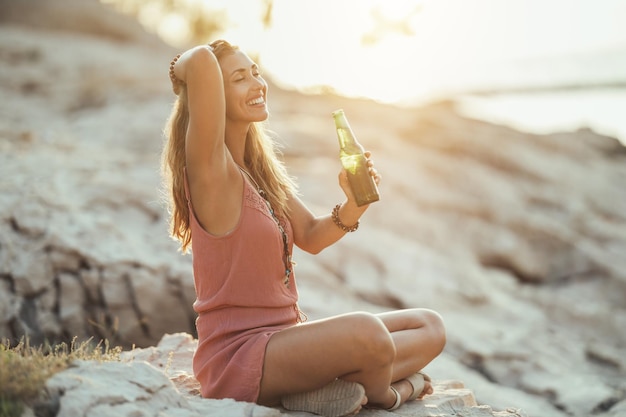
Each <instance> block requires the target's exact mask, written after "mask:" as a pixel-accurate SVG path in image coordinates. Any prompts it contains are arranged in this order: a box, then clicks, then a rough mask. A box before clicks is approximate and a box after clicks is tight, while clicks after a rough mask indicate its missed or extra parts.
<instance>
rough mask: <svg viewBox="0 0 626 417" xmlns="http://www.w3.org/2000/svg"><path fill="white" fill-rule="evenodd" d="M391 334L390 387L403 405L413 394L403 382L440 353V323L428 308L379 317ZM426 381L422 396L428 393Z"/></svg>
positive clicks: (442, 337) (443, 337)
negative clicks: (393, 347)
mask: <svg viewBox="0 0 626 417" xmlns="http://www.w3.org/2000/svg"><path fill="white" fill-rule="evenodd" d="M378 317H379V318H380V319H381V320H382V321H383V322H384V323H385V326H386V327H387V329H388V330H389V332H390V333H391V337H392V338H393V341H394V345H395V347H396V358H395V360H394V365H393V376H392V381H393V384H392V385H393V386H394V388H396V389H397V390H398V392H399V393H400V395H401V397H402V402H405V401H406V399H407V398H408V397H410V396H411V394H412V393H413V386H412V385H411V384H410V383H409V382H408V381H407V380H406V378H408V377H409V376H411V375H413V374H415V373H416V372H419V371H420V370H422V369H423V368H424V367H425V366H426V365H428V364H429V363H430V362H431V361H432V360H433V359H435V358H436V357H437V356H438V355H439V354H440V353H441V352H442V350H443V348H444V346H445V343H446V335H445V328H444V325H443V320H442V319H441V316H439V314H438V313H436V312H434V311H432V310H427V309H407V310H398V311H391V312H387V313H382V314H378ZM431 393H432V386H431V384H430V382H429V381H426V382H425V384H424V389H423V392H422V394H431Z"/></svg>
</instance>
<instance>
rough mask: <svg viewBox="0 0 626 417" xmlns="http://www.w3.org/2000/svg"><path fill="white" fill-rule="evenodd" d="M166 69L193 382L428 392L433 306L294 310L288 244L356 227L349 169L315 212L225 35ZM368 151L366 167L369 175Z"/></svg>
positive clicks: (294, 401)
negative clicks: (190, 300) (337, 192)
mask: <svg viewBox="0 0 626 417" xmlns="http://www.w3.org/2000/svg"><path fill="white" fill-rule="evenodd" d="M170 78H171V80H172V83H173V84H174V91H175V92H176V93H177V95H178V98H177V100H176V103H175V105H174V108H173V110H172V114H171V116H170V119H169V121H168V125H167V128H166V131H167V132H168V135H167V136H168V137H167V141H166V144H165V147H164V150H163V176H164V179H165V183H166V187H167V189H168V192H169V194H170V206H171V207H170V213H171V235H172V236H173V237H174V238H176V239H177V240H179V241H180V243H181V248H182V249H183V251H186V250H187V249H188V248H189V247H190V246H191V250H192V252H193V272H194V274H193V276H194V283H195V285H194V288H195V290H196V301H195V302H194V310H195V311H196V313H197V314H198V318H197V320H196V327H197V331H198V348H197V350H196V352H195V354H194V359H193V369H194V374H195V376H196V378H197V379H198V381H199V382H200V384H201V386H202V395H203V396H205V397H209V398H234V399H236V400H239V401H248V402H257V403H258V404H262V405H266V406H276V405H280V404H282V406H283V407H285V408H287V409H290V410H298V411H308V412H314V413H317V414H322V415H325V416H329V417H339V416H344V415H348V414H351V413H354V412H358V411H359V410H360V408H361V407H362V406H364V405H365V404H368V405H369V406H370V407H374V408H384V409H389V410H391V409H396V408H398V407H399V406H400V405H402V404H403V403H405V402H406V401H412V400H416V399H419V398H421V397H422V396H424V395H426V394H430V393H432V390H433V388H432V386H431V384H430V379H429V378H428V377H426V376H424V375H423V374H422V373H420V370H421V369H422V368H423V367H424V366H426V365H427V364H428V363H429V362H431V361H432V360H433V359H434V358H435V357H436V356H437V355H439V353H441V351H442V349H443V346H444V344H445V332H444V328H443V324H442V321H441V318H440V317H439V315H438V314H437V313H435V312H433V311H431V310H426V309H417V308H415V309H406V310H400V311H395V312H387V313H384V314H377V315H375V314H370V313H363V312H355V313H350V314H344V315H340V316H335V317H329V318H326V319H324V320H317V321H311V322H307V323H304V322H305V321H306V315H305V314H304V313H303V312H302V311H301V310H300V308H299V307H298V290H297V282H296V277H295V273H294V270H293V267H292V265H293V261H292V254H293V249H294V246H297V247H298V248H300V249H301V250H303V251H304V252H308V253H310V254H317V253H319V252H320V251H322V250H324V249H325V248H327V247H329V246H331V245H332V244H334V243H335V242H337V241H338V240H340V239H341V238H342V237H343V236H344V235H345V234H346V233H349V232H354V231H356V230H357V228H356V227H354V225H357V224H359V219H360V217H361V216H362V215H363V214H364V213H365V211H366V210H367V208H368V206H369V204H367V203H366V202H358V201H357V199H356V197H355V195H354V193H353V192H352V189H351V187H350V183H349V179H348V174H347V172H346V171H345V170H344V169H342V170H341V171H340V173H339V176H338V182H339V184H338V185H339V187H340V188H341V190H342V191H343V192H344V194H345V201H344V202H342V203H341V204H338V205H337V206H335V209H333V211H332V215H331V214H330V213H327V214H324V215H321V216H318V215H315V214H313V213H312V212H311V211H310V210H309V209H308V208H307V207H306V206H305V204H304V203H303V202H302V200H300V198H299V196H298V194H297V193H296V186H295V184H294V183H293V182H292V181H293V180H292V179H291V177H290V176H289V175H287V173H286V170H285V167H284V166H283V164H282V162H281V161H280V160H279V159H278V157H277V156H278V154H277V150H276V148H275V146H274V143H273V141H272V140H271V139H269V137H268V136H266V135H265V134H264V133H263V125H262V124H261V122H264V121H265V120H266V119H267V117H268V110H267V106H266V97H267V93H268V89H267V83H266V82H265V80H264V79H263V77H262V76H261V74H260V72H259V68H258V66H257V64H256V63H255V62H254V61H252V60H251V59H250V57H249V56H248V55H246V54H245V53H243V52H242V51H241V50H239V49H238V48H237V47H233V46H232V45H230V44H229V43H228V42H226V41H222V40H218V41H214V42H212V43H211V44H210V45H199V46H197V47H194V48H191V49H189V50H187V51H186V52H184V53H183V54H182V55H179V56H177V57H176V58H175V59H174V61H172V64H171V65H170ZM369 156H370V155H369V152H366V153H364V157H365V159H364V165H365V168H366V170H365V173H366V175H369V176H371V177H372V178H371V179H372V180H373V181H374V182H375V183H376V184H378V183H379V181H380V176H379V175H378V172H377V171H376V169H375V168H374V165H373V162H372V161H371V160H370V159H369ZM192 243H193V244H192Z"/></svg>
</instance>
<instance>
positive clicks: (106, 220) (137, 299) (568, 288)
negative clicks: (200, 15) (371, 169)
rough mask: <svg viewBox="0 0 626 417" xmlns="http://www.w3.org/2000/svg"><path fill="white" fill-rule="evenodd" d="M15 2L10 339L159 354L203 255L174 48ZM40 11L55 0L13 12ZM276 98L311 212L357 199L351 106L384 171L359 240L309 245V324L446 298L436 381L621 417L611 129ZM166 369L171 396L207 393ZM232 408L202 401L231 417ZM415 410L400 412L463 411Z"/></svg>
mask: <svg viewBox="0 0 626 417" xmlns="http://www.w3.org/2000/svg"><path fill="white" fill-rule="evenodd" d="M0 3H2V6H3V8H5V10H7V11H9V12H11V11H12V12H11V13H9V12H7V13H4V14H3V24H2V26H0V57H2V59H1V60H0V92H1V93H0V94H1V95H2V98H3V100H0V114H1V115H2V117H1V118H0V174H1V175H0V337H3V338H4V337H6V338H13V339H15V338H19V337H20V336H22V335H29V336H30V337H31V340H33V341H34V342H35V343H36V342H42V341H44V340H46V339H48V340H68V339H71V338H72V337H73V336H78V337H79V338H81V339H85V338H88V337H90V336H95V337H96V338H107V339H109V340H111V341H112V343H113V344H121V345H124V346H127V347H130V346H131V345H136V346H139V347H142V348H149V347H150V346H154V345H157V344H158V343H159V341H160V340H161V338H162V337H163V335H166V334H174V333H180V332H183V333H189V334H193V320H194V319H195V317H194V314H193V311H192V309H191V303H192V302H193V299H194V289H193V282H192V278H191V258H190V257H189V256H182V255H180V254H179V253H178V252H177V246H176V244H175V242H173V241H171V240H170V239H169V238H168V237H167V232H166V228H167V227H166V219H165V213H164V208H163V205H162V204H161V196H160V191H159V174H158V166H159V152H160V148H161V144H162V139H163V137H162V128H163V124H164V121H165V119H166V117H167V116H168V114H169V109H170V106H171V103H172V102H173V98H174V97H173V95H172V93H171V91H170V86H169V82H168V79H167V67H168V64H169V61H170V59H171V57H172V56H173V54H174V51H173V50H172V49H171V48H169V47H167V46H165V45H163V44H161V43H159V42H158V40H155V39H154V38H153V37H151V36H149V35H146V34H145V33H143V32H142V31H141V29H140V28H139V27H138V26H133V25H136V24H133V23H132V22H127V23H125V24H124V25H123V26H121V28H123V29H120V26H119V20H117V19H118V18H119V17H117V16H115V15H111V14H109V12H110V10H108V9H103V6H100V5H99V4H98V3H96V2H85V3H84V4H89V6H85V7H84V9H80V10H83V12H82V13H83V16H84V19H87V18H89V19H96V21H97V22H99V23H98V24H99V25H100V26H97V25H95V24H90V25H86V27H87V28H85V25H83V27H76V25H74V24H70V23H68V22H70V21H73V20H72V19H65V18H63V15H62V13H61V12H60V11H59V10H61V11H62V10H64V9H63V8H61V9H60V8H59V7H54V6H55V4H57V3H56V2H54V1H51V0H48V1H40V2H36V1H35V0H28V1H26V2H16V3H13V2H7V1H4V2H0ZM31 3H33V4H34V3H38V4H39V5H45V7H44V8H41V9H38V8H36V7H35V8H33V7H26V8H22V9H20V10H21V12H20V13H15V9H13V8H11V7H14V8H17V9H19V7H25V5H26V6H32V5H33V4H31ZM79 3H81V2H79ZM77 4H78V3H77ZM9 6H11V7H9ZM77 7H78V6H77ZM43 10H46V11H47V12H46V13H49V14H48V15H47V17H46V16H42V15H41V14H37V13H41V12H42V11H43ZM55 13H56V15H55ZM51 16H52V17H51ZM54 16H56V18H53V17H54ZM59 16H60V17H59ZM107 22H108V23H107ZM112 22H116V23H112ZM120 31H121V32H122V33H124V35H123V36H121V35H119V33H120ZM112 33H114V34H116V35H111V34H112ZM269 105H270V109H271V112H272V115H271V118H270V127H271V128H272V130H273V131H275V132H276V134H277V136H278V137H279V138H280V141H281V142H283V144H284V148H283V152H284V157H285V161H286V163H287V165H288V167H289V169H290V171H291V173H292V174H294V175H295V176H297V177H298V181H299V183H300V185H301V193H302V198H303V200H304V201H305V202H306V203H307V204H309V205H310V207H311V208H312V210H313V211H314V212H316V213H320V214H321V213H325V212H328V211H329V210H330V209H331V208H332V207H333V205H334V204H336V203H337V202H339V201H341V198H342V196H341V191H340V190H339V187H338V186H337V180H336V174H337V173H338V171H339V163H338V161H337V155H336V153H337V150H336V149H337V148H336V146H337V144H336V138H335V133H334V130H333V124H332V119H331V117H330V113H331V112H332V111H333V110H335V109H337V108H340V107H342V108H344V109H345V110H346V113H347V115H348V117H349V118H350V121H351V124H352V127H353V128H354V130H355V131H356V133H357V135H358V136H359V138H360V139H361V141H362V142H363V143H364V144H366V145H367V147H368V148H369V149H370V150H371V151H372V152H373V156H374V159H375V161H376V166H377V168H378V169H379V171H380V172H381V173H382V175H383V183H382V184H381V194H382V199H381V201H380V202H378V203H376V204H374V205H372V207H371V208H370V210H369V211H368V212H367V214H366V215H365V216H364V218H363V220H362V226H361V228H359V231H358V232H357V233H355V234H350V235H348V236H346V238H344V239H343V240H342V241H341V242H339V243H338V244H336V245H335V246H334V247H332V248H329V249H327V250H326V251H324V252H323V253H321V254H319V255H317V256H311V255H307V254H304V253H300V252H297V253H296V254H295V260H296V261H297V263H298V265H297V269H296V274H297V278H298V281H299V286H300V294H301V307H302V308H303V310H305V311H306V312H307V314H308V315H309V317H310V318H311V319H316V318H320V317H324V316H328V315H332V314H336V313H342V312H347V311H352V310H368V311H372V312H376V311H384V310H388V309H392V308H403V307H429V308H433V309H435V310H437V311H439V312H440V313H441V314H442V315H443V317H444V319H445V321H446V325H447V328H448V340H449V342H448V346H447V347H446V350H445V352H444V354H443V355H442V356H441V357H440V358H439V359H437V360H436V361H435V362H434V363H433V364H431V365H430V366H429V367H428V369H427V371H428V372H429V373H431V374H432V375H433V377H434V379H435V380H436V381H437V382H438V384H439V385H438V387H439V389H438V392H437V395H441V396H444V397H445V396H446V395H447V396H448V397H445V398H453V397H455V395H456V394H454V393H452V391H451V390H455V389H456V388H455V387H458V385H455V384H454V383H449V381H458V380H460V381H463V383H464V385H465V387H467V389H469V390H471V392H472V393H473V394H472V393H470V394H469V395H470V396H471V397H472V398H473V399H475V400H476V401H477V403H478V404H488V405H489V406H490V407H489V410H488V412H489V413H508V414H502V415H515V414H513V413H514V412H513V411H510V410H512V409H523V410H524V412H526V413H528V415H531V416H542V417H543V416H546V417H549V416H555V417H563V416H590V415H598V416H619V415H624V413H626V400H625V398H626V394H625V393H626V382H625V381H626V378H625V376H626V336H625V335H624V331H623V329H624V328H626V272H625V271H626V186H625V184H626V151H625V148H624V147H623V146H622V145H620V143H619V142H618V141H617V140H616V139H614V138H610V137H605V136H601V135H598V134H596V133H594V132H592V131H590V130H581V131H577V132H557V133H554V134H550V135H540V136H539V135H531V134H527V133H523V132H518V131H514V130H512V129H509V128H507V127H503V126H494V125H490V124H487V123H484V122H480V121H477V120H471V119H467V118H465V117H462V116H461V115H459V114H458V113H457V112H456V111H455V107H454V103H452V102H450V103H437V104H432V105H429V106H425V107H422V108H394V107H392V106H384V105H380V104H377V103H373V102H368V101H363V100H348V99H345V98H340V97H334V96H306V95H303V94H300V93H296V92H290V91H284V90H281V89H280V88H278V87H276V86H272V87H271V90H270V95H269ZM183 339H185V337H183ZM185 340H186V339H185ZM188 343H190V344H191V345H193V340H191V341H189V342H188ZM155 349H157V350H158V349H159V348H155ZM161 349H165V352H168V351H169V350H167V349H169V348H163V347H161ZM185 349H187V348H185ZM174 351H176V350H175V349H174ZM132 362H133V364H134V365H132V366H138V367H141V366H143V365H139V363H140V362H141V361H132ZM149 362H150V361H149ZM141 363H143V362H141ZM152 365H155V362H154V361H153V362H152ZM128 366H131V365H128ZM181 366H183V365H181ZM154 368H157V369H158V366H156V365H155V366H152V368H150V369H151V371H149V372H152V369H154ZM77 369H78V371H77ZM81 369H83V368H82V367H81V366H78V367H77V368H76V369H75V368H73V369H71V370H69V371H68V372H83V371H81ZM133 369H134V370H133V371H131V372H127V373H126V374H125V375H128V376H129V378H130V375H132V374H133V373H135V372H139V371H137V370H136V368H133ZM184 369H186V368H184ZM106 372H109V371H102V372H99V373H106ZM111 372H118V371H117V370H114V369H113V368H111ZM146 372H148V371H146ZM181 372H182V371H181ZM116 375H118V376H116V378H117V379H118V380H119V378H121V377H120V376H119V374H116ZM184 375H186V376H185V377H184V378H183V379H184V380H185V381H186V382H189V380H188V379H186V378H187V377H188V376H189V375H188V374H184ZM167 376H169V377H170V380H171V381H173V382H174V384H175V385H174V388H172V389H174V391H175V392H178V393H177V394H176V395H174V394H171V395H173V397H171V398H170V397H168V398H170V399H171V401H174V402H176V401H183V402H184V401H188V400H180V399H178V397H177V396H178V395H183V394H184V395H183V397H184V396H185V395H186V396H187V397H184V398H191V399H192V400H191V401H192V403H193V404H200V403H196V402H195V401H196V400H197V398H194V397H189V395H190V394H189V392H186V391H184V385H176V383H177V381H178V380H177V379H176V377H177V375H175V374H172V370H171V368H170V372H169V373H166V377H165V379H162V381H163V384H165V385H167V386H169V385H168V384H169V383H170V382H166V381H167V379H168V378H167ZM59 378H60V379H55V380H54V381H53V382H51V384H52V385H51V386H50V389H51V390H53V389H56V388H54V387H57V388H58V387H59V382H58V381H59V380H63V379H62V378H64V377H63V376H62V375H61V376H59ZM65 378H69V379H71V377H68V376H67V375H66V376H65ZM151 378H152V377H151ZM446 381H448V382H446ZM68 384H69V385H67V386H65V388H63V390H62V391H63V392H71V389H70V385H71V384H70V383H68ZM158 384H160V382H159V383H158ZM158 384H157V385H158ZM446 384H447V385H446ZM83 388H84V387H83ZM83 388H81V389H83ZM169 389H170V388H168V390H169ZM181 392H182V393H183V394H181ZM82 395H83V394H80V396H82ZM167 395H170V394H167ZM459 395H460V397H462V398H468V397H467V396H466V395H465V394H459ZM67 398H71V397H69V396H68V397H66V400H65V401H67ZM129 398H130V397H129ZM137 398H138V397H137ZM137 398H134V399H132V398H131V399H129V400H125V401H127V402H128V403H129V404H132V403H134V402H136V401H137ZM172 398H173V399H172ZM436 398H439V397H433V399H432V401H436ZM155 401H156V400H155ZM159 401H161V400H159ZM446 401H448V400H446ZM450 401H452V403H451V402H450ZM450 401H448V402H445V401H444V403H446V404H448V406H449V407H450V409H454V408H455V407H456V406H453V405H449V404H456V403H454V401H457V400H450ZM458 401H465V400H458ZM467 401H470V400H467ZM157 402H158V401H157ZM202 404H206V403H202ZM220 404H221V403H217V404H215V403H214V404H213V406H214V407H216V408H215V409H214V411H212V413H213V414H210V412H209V411H207V410H206V409H203V410H204V411H202V412H203V413H205V414H204V415H207V414H209V415H221V414H219V409H220V407H222V406H224V407H226V405H223V404H222V405H220ZM459 404H461V403H459ZM231 405H232V404H231ZM231 405H228V407H230V406H231ZM461 405H462V406H463V407H466V409H467V410H471V409H472V408H474V411H465V412H466V414H465V415H476V416H478V415H481V416H482V415H483V414H479V412H481V413H482V412H483V411H485V409H484V408H483V409H482V410H481V409H480V407H479V406H473V405H471V404H469V403H463V404H461ZM461 405H459V407H461ZM232 406H233V407H235V408H233V409H232V410H240V412H241V415H249V414H255V415H257V413H261V411H259V409H254V407H253V408H252V409H250V407H252V406H251V405H232ZM128 407H131V406H130V405H129V406H128ZM155 407H156V406H155ZM190 407H192V408H193V407H196V405H193V406H190ZM197 407H204V405H202V406H200V405H198V406H197ZM237 407H239V408H237ZM511 407H512V408H511ZM157 408H158V407H157ZM157 408H155V409H157ZM507 409H509V411H506V410H507ZM194 410H195V408H194ZM215 410H217V411H215ZM416 410H417V408H416V407H407V408H406V409H405V411H404V412H400V413H399V414H400V415H416V416H421V415H453V411H449V412H448V414H417V413H418V412H422V411H423V410H422V411H416ZM425 410H426V411H425V412H428V408H426V409H425ZM493 410H496V411H493ZM118 411H119V410H118ZM431 411H432V409H431ZM236 412H237V413H239V411H236ZM263 412H266V411H263ZM270 412H273V410H270V411H267V413H270ZM433 412H434V411H433ZM470 412H475V414H469V413H470ZM485 412H486V411H485ZM155 413H156V412H155ZM66 415H70V414H66ZM71 415H79V414H71ZM102 415H105V414H102ZM116 415H117V414H116ZM119 415H123V414H119ZM128 415H131V414H128ZM180 415H195V414H192V413H191V412H189V413H188V414H180ZM260 415H264V414H260ZM265 415H273V414H265ZM457 415H459V414H457ZM486 415H492V414H486Z"/></svg>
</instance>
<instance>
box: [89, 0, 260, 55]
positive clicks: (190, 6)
mask: <svg viewBox="0 0 626 417" xmlns="http://www.w3.org/2000/svg"><path fill="white" fill-rule="evenodd" d="M100 1H101V2H102V3H104V4H109V5H112V6H113V7H115V8H116V9H117V10H119V11H120V12H122V13H125V14H129V15H131V16H133V17H135V18H136V19H137V20H138V21H139V22H141V23H142V24H143V25H144V26H146V27H147V29H148V30H150V31H152V32H157V33H160V29H161V27H162V26H163V24H164V23H166V22H167V21H170V22H171V21H172V20H173V18H178V19H179V20H180V21H183V22H186V26H187V27H186V31H181V32H186V33H181V34H179V35H180V36H179V37H178V38H182V39H179V41H180V42H181V43H184V44H188V45H191V44H199V43H206V42H208V41H209V40H211V39H212V38H213V37H214V36H215V35H216V34H217V33H219V32H221V31H223V30H224V29H225V28H226V27H227V25H228V23H229V21H228V18H227V14H226V12H225V10H221V9H211V8H210V7H209V5H208V4H207V3H208V2H205V1H202V0H100ZM266 3H269V5H268V6H267V9H268V13H267V14H266V15H267V16H269V17H268V19H269V20H270V21H271V7H272V5H271V3H272V0H266ZM264 19H265V17H264ZM160 34H161V33H160ZM181 46H182V45H181Z"/></svg>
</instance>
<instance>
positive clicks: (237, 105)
mask: <svg viewBox="0 0 626 417" xmlns="http://www.w3.org/2000/svg"><path fill="white" fill-rule="evenodd" d="M220 67H221V69H222V76H223V78H224V92H225V98H226V118H227V119H230V120H233V121H242V122H249V123H250V122H261V121H263V120H265V119H267V117H268V116H269V112H268V110H267V104H266V101H265V100H266V98H267V83H266V82H265V80H264V79H263V77H261V73H260V71H259V67H258V66H257V64H255V63H254V61H252V60H251V59H250V58H249V57H248V55H246V54H245V53H243V52H241V51H239V50H236V51H235V52H234V53H233V54H228V55H225V56H223V57H222V58H221V59H220Z"/></svg>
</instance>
